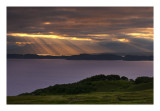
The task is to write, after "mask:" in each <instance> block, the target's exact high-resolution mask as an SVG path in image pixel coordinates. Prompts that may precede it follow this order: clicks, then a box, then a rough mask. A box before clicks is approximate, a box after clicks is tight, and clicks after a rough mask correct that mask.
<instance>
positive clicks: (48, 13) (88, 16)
mask: <svg viewBox="0 0 160 111" xmlns="http://www.w3.org/2000/svg"><path fill="white" fill-rule="evenodd" d="M7 51H8V54H50V55H75V54H81V53H89V54H92V53H125V54H131V53H134V54H146V53H152V52H153V8H152V7H41V8H40V7H8V8H7Z"/></svg>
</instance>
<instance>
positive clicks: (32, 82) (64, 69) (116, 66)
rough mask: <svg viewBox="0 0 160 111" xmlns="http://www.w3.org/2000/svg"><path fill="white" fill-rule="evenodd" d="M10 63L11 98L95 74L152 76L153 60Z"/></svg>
mask: <svg viewBox="0 0 160 111" xmlns="http://www.w3.org/2000/svg"><path fill="white" fill-rule="evenodd" d="M7 62H8V63H7V95H8V96H15V95H18V94H20V93H24V92H31V91H34V90H35V89H38V88H44V87H48V86H50V85H54V84H63V83H72V82H76V81H79V80H81V79H84V78H86V77H90V76H93V75H96V74H106V75H109V74H119V75H120V76H127V77H128V78H130V79H131V78H132V79H135V78H136V77H138V76H153V61H107V60H105V61H96V60H89V61H86V60H81V61H80V60H63V59H8V60H7Z"/></svg>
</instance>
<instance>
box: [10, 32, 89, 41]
mask: <svg viewBox="0 0 160 111" xmlns="http://www.w3.org/2000/svg"><path fill="white" fill-rule="evenodd" d="M7 35H8V36H16V37H33V38H53V39H67V40H82V41H91V40H92V39H90V38H77V37H64V36H60V35H41V34H27V33H8V34H7Z"/></svg>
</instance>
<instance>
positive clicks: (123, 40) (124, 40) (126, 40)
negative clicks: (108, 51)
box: [112, 38, 130, 42]
mask: <svg viewBox="0 0 160 111" xmlns="http://www.w3.org/2000/svg"><path fill="white" fill-rule="evenodd" d="M112 41H119V42H130V41H129V40H128V39H125V38H122V39H116V38H113V39H112Z"/></svg>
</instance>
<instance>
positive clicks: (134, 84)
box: [20, 74, 153, 96]
mask: <svg viewBox="0 0 160 111" xmlns="http://www.w3.org/2000/svg"><path fill="white" fill-rule="evenodd" d="M147 89H153V78H151V77H138V78H136V79H135V81H134V80H128V78H127V77H124V76H123V77H120V76H119V75H107V76H105V75H102V74H101V75H96V76H92V77H90V78H86V79H83V80H81V81H79V82H76V83H70V84H57V85H54V86H49V87H47V88H43V89H37V90H35V91H33V92H31V93H23V94H20V96H22V95H23V96H24V95H36V96H38V95H39V96H40V95H41V96H44V95H59V94H61V95H64V94H83V93H91V92H130V91H140V90H147Z"/></svg>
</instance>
